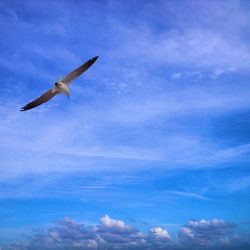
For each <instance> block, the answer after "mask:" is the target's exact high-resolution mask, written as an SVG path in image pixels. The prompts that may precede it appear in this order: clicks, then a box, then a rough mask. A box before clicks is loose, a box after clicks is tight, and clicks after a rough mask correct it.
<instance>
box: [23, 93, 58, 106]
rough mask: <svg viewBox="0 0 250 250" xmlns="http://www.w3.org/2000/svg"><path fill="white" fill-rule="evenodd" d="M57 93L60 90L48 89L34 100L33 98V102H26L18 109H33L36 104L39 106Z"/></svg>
mask: <svg viewBox="0 0 250 250" xmlns="http://www.w3.org/2000/svg"><path fill="white" fill-rule="evenodd" d="M59 93H60V92H59V91H57V90H56V89H50V90H48V91H47V92H45V93H44V94H43V95H41V96H40V97H38V98H37V99H36V100H34V101H33V102H30V103H28V104H26V105H25V106H24V107H22V108H21V110H20V111H26V110H29V109H33V108H35V107H36V106H39V105H41V104H43V103H45V102H47V101H48V100H50V99H51V98H52V97H54V96H55V95H57V94H59Z"/></svg>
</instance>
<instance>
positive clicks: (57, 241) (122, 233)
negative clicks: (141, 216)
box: [3, 215, 250, 250]
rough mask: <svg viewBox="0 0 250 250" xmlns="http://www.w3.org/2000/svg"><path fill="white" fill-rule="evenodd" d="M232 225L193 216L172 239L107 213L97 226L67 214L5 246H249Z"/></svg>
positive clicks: (148, 249)
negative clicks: (66, 216)
mask: <svg viewBox="0 0 250 250" xmlns="http://www.w3.org/2000/svg"><path fill="white" fill-rule="evenodd" d="M103 225H105V226H104V227H103ZM106 225H108V226H106ZM121 229H122V230H121ZM233 229H234V225H233V224H232V223H227V222H225V221H223V220H219V219H212V220H199V221H194V220H193V221H189V222H188V223H187V224H186V225H185V226H183V227H182V228H181V229H180V230H179V235H178V238H177V239H172V240H171V239H170V236H169V234H168V232H167V230H166V229H163V228H161V227H154V228H152V229H151V230H150V231H149V232H148V233H143V232H141V231H139V230H137V229H135V228H134V227H132V226H129V225H127V224H126V223H125V222H123V221H121V220H115V219H112V218H110V217H109V216H108V215H105V216H104V217H103V218H101V224H99V225H95V226H85V225H83V224H81V223H78V222H76V221H74V220H72V219H69V218H65V219H64V220H62V221H57V222H56V223H55V224H54V225H52V226H50V227H48V228H47V229H46V230H40V231H35V232H34V233H33V235H32V236H30V237H29V240H27V241H26V242H25V243H22V244H18V243H17V244H13V245H9V246H7V247H3V249H4V250H5V249H6V250H7V249H8V250H12V249H19V250H21V249H58V250H59V249H64V250H65V249H79V250H80V249H81V250H91V249H99V250H102V249H103V250H104V249H120V250H132V249H134V250H137V249H144V250H145V249H146V250H152V249H157V250H159V249H169V250H177V249H182V250H186V249H196V248H199V249H215V248H218V247H223V249H228V250H230V249H236V248H235V247H245V248H247V247H249V244H250V242H249V239H248V240H246V239H245V238H244V237H243V236H241V235H236V234H235V233H234V232H233Z"/></svg>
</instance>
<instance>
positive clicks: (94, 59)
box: [91, 56, 99, 62]
mask: <svg viewBox="0 0 250 250" xmlns="http://www.w3.org/2000/svg"><path fill="white" fill-rule="evenodd" d="M98 57H99V56H95V57H93V58H92V59H91V60H93V61H94V62H95V61H96V60H97V59H98Z"/></svg>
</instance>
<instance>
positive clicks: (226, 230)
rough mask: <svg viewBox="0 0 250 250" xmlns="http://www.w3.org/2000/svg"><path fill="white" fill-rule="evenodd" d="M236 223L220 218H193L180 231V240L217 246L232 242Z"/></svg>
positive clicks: (181, 241)
mask: <svg viewBox="0 0 250 250" xmlns="http://www.w3.org/2000/svg"><path fill="white" fill-rule="evenodd" d="M234 227H235V225H234V224H232V223H228V222H225V221H223V220H219V219H212V220H208V221H206V220H199V221H194V220H191V221H189V222H188V223H187V225H185V226H183V227H182V228H181V229H180V231H179V235H178V236H179V241H180V243H181V244H183V245H188V246H192V245H194V246H209V247H210V246H211V247H212V246H217V245H225V244H230V243H231V241H232V240H233V238H234V237H235V235H234V234H233V230H232V229H233V228H234Z"/></svg>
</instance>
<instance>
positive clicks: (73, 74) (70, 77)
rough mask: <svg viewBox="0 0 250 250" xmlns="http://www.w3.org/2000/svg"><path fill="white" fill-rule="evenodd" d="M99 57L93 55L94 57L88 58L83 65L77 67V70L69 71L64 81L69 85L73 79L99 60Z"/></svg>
mask: <svg viewBox="0 0 250 250" xmlns="http://www.w3.org/2000/svg"><path fill="white" fill-rule="evenodd" d="M97 58H98V56H96V57H93V58H92V59H90V60H88V61H87V62H85V63H84V64H83V65H81V66H80V67H79V68H77V69H76V70H74V71H72V72H71V73H69V74H68V75H67V76H66V77H65V78H64V79H63V82H64V83H66V84H67V85H69V84H70V82H71V81H72V80H74V79H75V78H76V77H78V76H79V75H81V74H82V73H83V72H84V71H86V70H87V69H88V68H89V67H90V66H91V65H92V64H93V63H94V62H95V61H96V60H97Z"/></svg>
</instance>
